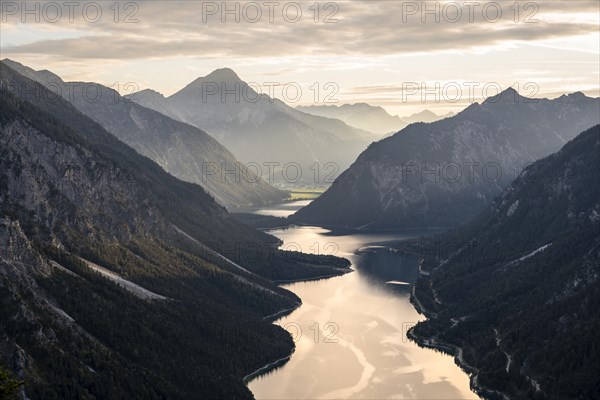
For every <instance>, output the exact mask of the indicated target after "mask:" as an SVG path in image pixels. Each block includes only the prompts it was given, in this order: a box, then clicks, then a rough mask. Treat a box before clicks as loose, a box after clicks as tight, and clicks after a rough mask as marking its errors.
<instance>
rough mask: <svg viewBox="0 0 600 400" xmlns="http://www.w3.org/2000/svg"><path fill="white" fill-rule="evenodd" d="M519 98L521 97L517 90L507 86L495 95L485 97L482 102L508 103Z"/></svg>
mask: <svg viewBox="0 0 600 400" xmlns="http://www.w3.org/2000/svg"><path fill="white" fill-rule="evenodd" d="M519 99H521V95H520V94H519V92H517V91H516V90H515V88H513V87H509V88H506V89H505V90H503V91H502V92H500V93H498V94H497V95H495V96H491V97H488V98H487V99H485V101H484V102H483V104H490V103H510V102H516V101H519Z"/></svg>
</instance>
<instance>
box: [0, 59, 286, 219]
mask: <svg viewBox="0 0 600 400" xmlns="http://www.w3.org/2000/svg"><path fill="white" fill-rule="evenodd" d="M1 63H2V64H4V65H6V66H8V67H10V68H12V69H14V70H16V71H17V72H19V73H20V74H22V75H24V76H27V77H28V78H30V79H33V80H35V81H37V82H39V83H41V84H42V85H44V86H46V87H47V88H48V89H50V90H52V91H53V92H54V93H57V94H59V95H60V96H62V97H63V98H65V99H66V100H68V101H69V102H71V103H72V104H73V105H74V106H75V107H76V108H77V109H78V110H79V111H81V112H82V113H83V114H85V115H87V116H88V117H90V118H91V119H93V120H94V121H96V122H98V123H99V124H100V125H102V126H103V127H104V128H105V129H106V130H108V131H109V132H111V133H112V134H113V135H115V136H116V137H117V138H119V139H120V140H122V141H123V142H125V143H127V144H128V145H129V146H131V147H132V148H134V149H135V150H137V151H138V152H139V153H140V154H142V155H145V156H146V157H149V158H150V159H152V160H154V161H155V162H156V163H157V164H159V165H160V166H161V167H163V168H164V169H165V170H166V171H167V172H169V173H170V174H172V175H174V176H176V177H178V178H179V179H182V180H185V181H188V182H192V183H197V184H199V185H201V186H202V187H204V188H205V189H206V190H207V191H208V192H209V193H210V194H211V195H213V196H214V197H215V199H216V200H217V201H218V202H219V203H220V204H222V205H224V206H226V207H228V208H230V209H235V208H239V207H249V206H256V205H260V204H267V203H273V202H280V201H282V200H284V199H285V198H286V197H287V196H288V195H287V193H285V192H282V191H280V190H278V189H276V188H274V187H273V186H271V185H269V184H268V183H267V182H265V181H264V180H263V179H262V178H261V177H260V176H258V175H257V174H256V171H255V170H252V169H248V168H247V167H246V166H245V165H244V164H243V163H241V162H240V161H238V160H237V159H236V158H235V157H234V155H233V154H231V152H230V151H229V150H228V149H226V148H225V147H224V146H223V145H221V144H220V143H219V142H218V141H217V140H215V139H214V138H213V137H211V136H210V135H208V134H207V133H206V132H204V131H202V130H201V129H198V128H196V127H193V126H191V125H188V124H185V123H182V122H181V121H178V120H175V119H173V118H169V117H167V116H165V115H164V114H161V113H159V112H156V111H154V110H152V109H149V108H145V107H142V106H140V105H139V104H136V103H135V102H132V101H129V100H127V99H125V98H123V97H121V96H120V95H119V93H118V92H116V91H115V90H113V89H111V88H108V87H106V86H103V85H100V84H98V83H91V82H64V81H63V80H62V79H61V78H60V77H59V76H57V75H55V74H53V73H52V72H49V71H46V70H44V71H34V70H33V69H31V68H29V67H26V66H24V65H22V64H19V63H17V62H14V61H12V60H8V59H5V60H3V61H1Z"/></svg>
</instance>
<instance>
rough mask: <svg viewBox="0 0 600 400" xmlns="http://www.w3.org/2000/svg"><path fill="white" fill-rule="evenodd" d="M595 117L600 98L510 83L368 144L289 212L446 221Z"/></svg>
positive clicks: (328, 220)
mask: <svg viewBox="0 0 600 400" xmlns="http://www.w3.org/2000/svg"><path fill="white" fill-rule="evenodd" d="M598 122H600V99H597V98H588V97H586V96H584V95H583V94H581V93H574V94H571V95H568V96H561V97H559V98H557V99H554V100H547V99H540V100H533V99H527V98H524V97H521V96H519V95H518V93H517V92H516V91H514V90H512V89H508V90H506V91H504V92H503V93H501V94H500V95H498V96H496V97H493V98H490V99H488V100H486V101H485V102H484V103H483V104H481V105H480V104H474V105H472V106H470V107H468V108H467V109H465V110H464V111H462V112H461V113H459V114H458V115H456V116H454V117H451V118H446V119H444V120H441V121H437V122H434V123H429V124H425V123H417V124H412V125H410V126H408V127H407V128H405V129H403V130H401V131H400V132H398V133H396V134H395V135H394V136H391V137H389V138H386V139H383V140H381V141H379V142H376V143H373V144H371V145H370V146H369V148H368V149H367V150H365V151H364V152H363V153H362V154H361V155H360V156H359V157H358V159H357V160H356V162H354V164H352V166H351V167H350V168H349V169H348V170H346V171H345V172H344V173H343V174H342V175H341V176H340V177H339V178H338V179H337V180H336V181H335V182H334V183H333V185H332V186H331V188H330V189H329V190H327V191H326V192H325V193H324V194H323V195H322V196H320V197H319V198H318V199H316V200H315V201H313V202H312V203H311V204H309V205H308V206H307V207H305V208H303V209H301V210H299V211H298V212H297V213H296V214H294V215H293V216H292V217H291V219H292V220H293V221H295V222H301V223H307V224H313V225H340V226H351V227H362V226H364V227H367V228H376V227H380V228H381V227H400V228H413V227H448V226H459V225H461V224H463V223H465V222H466V221H467V220H468V219H469V218H472V217H474V216H475V215H477V214H478V213H479V212H481V211H482V210H483V208H484V207H485V206H486V205H487V204H489V202H490V201H491V200H492V199H493V198H494V197H495V196H496V195H498V194H499V193H500V192H501V190H502V189H503V188H504V187H506V185H508V184H509V183H510V182H511V181H512V180H513V179H515V178H516V176H517V175H518V173H519V172H520V171H521V170H522V168H523V167H524V166H526V165H527V164H528V163H531V162H533V161H535V160H537V159H539V158H541V157H544V156H546V155H548V154H551V153H552V152H555V151H557V150H558V149H560V147H561V146H563V145H564V144H565V143H566V142H567V141H568V140H570V139H572V138H573V137H575V135H577V134H578V133H579V132H581V131H583V130H584V129H587V128H589V127H591V126H593V125H594V124H597V123H598Z"/></svg>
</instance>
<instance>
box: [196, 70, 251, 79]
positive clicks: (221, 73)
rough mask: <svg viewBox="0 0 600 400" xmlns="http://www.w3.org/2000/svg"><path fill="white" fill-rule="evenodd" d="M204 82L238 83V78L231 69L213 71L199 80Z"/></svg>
mask: <svg viewBox="0 0 600 400" xmlns="http://www.w3.org/2000/svg"><path fill="white" fill-rule="evenodd" d="M201 79H202V80H203V81H204V82H240V81H241V79H240V77H239V76H238V75H237V74H236V73H235V71H234V70H232V69H231V68H219V69H215V70H214V71H213V72H211V73H210V74H208V75H206V76H205V77H204V78H201Z"/></svg>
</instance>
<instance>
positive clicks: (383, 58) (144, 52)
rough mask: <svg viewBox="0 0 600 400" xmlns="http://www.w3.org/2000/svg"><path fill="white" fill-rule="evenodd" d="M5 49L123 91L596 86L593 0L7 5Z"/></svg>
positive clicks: (366, 93)
mask: <svg viewBox="0 0 600 400" xmlns="http://www.w3.org/2000/svg"><path fill="white" fill-rule="evenodd" d="M0 18H1V19H0V21H1V25H0V56H1V57H0V58H10V59H13V60H15V61H18V62H21V63H23V64H25V65H27V66H30V67H32V68H34V69H38V70H39V69H48V70H50V71H52V72H54V73H56V74H58V75H60V76H61V77H62V78H63V79H64V80H67V81H72V80H78V81H94V82H100V83H102V84H105V85H107V86H111V87H113V88H115V89H117V90H119V91H120V92H122V93H124V94H126V93H129V92H131V91H136V90H141V89H146V88H151V89H154V90H157V91H159V92H161V93H163V94H164V95H170V94H173V93H175V92H176V91H177V90H179V89H181V88H182V87H184V86H185V85H187V84H188V83H190V82H191V81H193V80H194V79H196V78H198V77H201V76H205V75H208V74H209V73H210V72H211V71H213V70H214V69H217V68H223V67H228V68H231V69H233V70H234V71H235V72H236V73H237V74H238V75H239V76H240V78H241V79H243V80H244V81H246V82H252V83H253V87H254V88H258V89H259V90H260V91H261V92H263V93H266V94H270V95H272V96H274V97H277V98H279V99H282V100H284V101H286V102H287V103H288V104H290V105H292V106H296V105H332V104H337V105H339V104H344V103H356V102H366V103H369V104H373V105H379V106H382V107H384V108H386V109H387V110H388V111H389V112H390V113H392V114H398V115H401V116H405V115H409V114H412V113H414V112H418V111H421V110H423V109H425V108H427V109H430V110H432V111H434V112H436V113H438V114H445V113H447V112H450V111H459V110H460V109H462V108H464V107H465V106H467V105H468V104H470V103H472V102H474V101H482V100H483V99H484V98H485V97H487V96H493V95H495V94H497V92H498V90H501V89H504V88H506V87H509V86H512V87H515V88H516V89H517V90H519V92H520V93H521V94H522V95H524V96H528V97H557V96H559V95H561V94H564V93H571V92H575V91H582V92H584V93H586V94H588V95H591V96H598V95H599V89H600V83H599V81H600V74H599V71H600V50H599V49H600V33H599V30H600V28H599V27H600V2H598V1H597V0H595V1H579V0H570V1H548V0H544V1H537V2H527V1H519V2H513V1H510V0H508V1H506V0H502V1H427V2H422V1H394V0H364V1H356V0H353V1H334V2H327V1H323V2H316V1H269V0H265V1H255V2H252V1H250V2H236V1H227V2H223V1H216V2H213V1H184V2H173V1H123V2H115V1H106V2H102V1H96V2H88V1H84V2H79V1H71V2H69V1H54V2H52V1H50V2H29V3H27V4H26V3H24V2H22V1H15V2H13V1H5V0H2V1H1V9H0Z"/></svg>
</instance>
